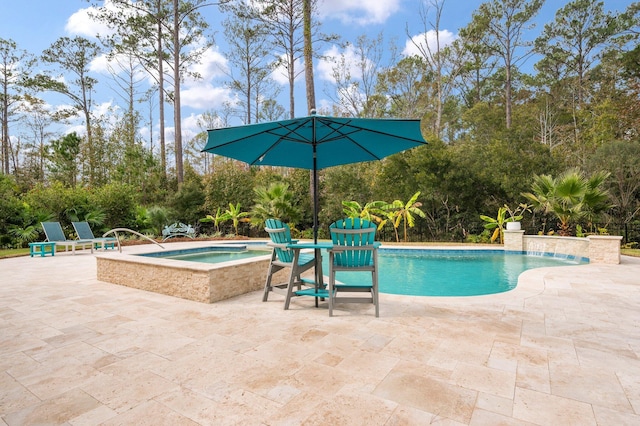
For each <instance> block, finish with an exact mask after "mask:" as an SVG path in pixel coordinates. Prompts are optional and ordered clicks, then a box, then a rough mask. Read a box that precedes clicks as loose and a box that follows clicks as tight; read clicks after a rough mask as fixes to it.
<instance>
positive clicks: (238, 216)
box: [224, 203, 249, 235]
mask: <svg viewBox="0 0 640 426" xmlns="http://www.w3.org/2000/svg"><path fill="white" fill-rule="evenodd" d="M224 213H225V215H227V217H228V219H227V220H231V221H232V222H233V229H234V231H235V234H236V235H238V223H239V222H248V221H249V219H246V217H247V216H249V213H248V212H243V211H240V203H236V205H235V206H234V205H233V203H229V209H228V210H225V212H224Z"/></svg>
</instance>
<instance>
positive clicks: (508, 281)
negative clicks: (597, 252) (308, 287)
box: [323, 249, 586, 296]
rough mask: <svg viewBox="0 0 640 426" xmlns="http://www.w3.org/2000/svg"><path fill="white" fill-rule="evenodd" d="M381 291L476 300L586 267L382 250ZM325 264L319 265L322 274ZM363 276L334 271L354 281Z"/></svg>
mask: <svg viewBox="0 0 640 426" xmlns="http://www.w3.org/2000/svg"><path fill="white" fill-rule="evenodd" d="M378 262H379V266H380V267H379V272H378V274H379V276H378V281H379V286H380V292H381V293H389V294H401V295H408V296H479V295H485V294H494V293H502V292H505V291H509V290H512V289H514V288H515V287H516V285H517V284H518V276H519V275H520V274H521V273H522V272H524V271H526V270H528V269H534V268H542V267H549V266H568V265H578V264H581V263H586V261H585V260H583V259H579V260H578V259H572V258H559V257H552V256H538V255H526V254H521V253H509V252H504V251H503V250H430V249H380V253H379V256H378ZM328 268H329V265H328V263H327V261H326V260H324V262H323V270H324V271H328V270H329V269H328ZM358 276H360V277H362V276H363V274H357V273H344V272H343V273H337V274H336V279H337V280H339V281H341V282H343V283H345V284H349V283H355V282H357V280H358V279H359V277H358Z"/></svg>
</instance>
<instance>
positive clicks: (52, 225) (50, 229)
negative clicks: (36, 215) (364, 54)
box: [40, 222, 93, 255]
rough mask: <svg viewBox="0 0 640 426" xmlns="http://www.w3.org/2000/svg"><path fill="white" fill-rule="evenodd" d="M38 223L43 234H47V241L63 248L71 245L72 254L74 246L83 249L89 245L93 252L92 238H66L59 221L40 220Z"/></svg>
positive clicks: (74, 251)
mask: <svg viewBox="0 0 640 426" xmlns="http://www.w3.org/2000/svg"><path fill="white" fill-rule="evenodd" d="M40 224H41V225H42V229H43V230H44V234H45V235H46V236H47V241H49V242H52V243H56V247H64V249H65V250H69V247H71V251H72V252H73V254H74V255H75V254H76V247H81V248H83V249H84V248H86V247H89V249H91V253H93V241H92V240H68V239H67V237H66V236H65V235H64V231H63V230H62V226H61V225H60V222H40Z"/></svg>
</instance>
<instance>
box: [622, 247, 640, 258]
mask: <svg viewBox="0 0 640 426" xmlns="http://www.w3.org/2000/svg"><path fill="white" fill-rule="evenodd" d="M620 253H622V254H624V255H625V256H633V257H640V249H624V248H623V249H621V250H620Z"/></svg>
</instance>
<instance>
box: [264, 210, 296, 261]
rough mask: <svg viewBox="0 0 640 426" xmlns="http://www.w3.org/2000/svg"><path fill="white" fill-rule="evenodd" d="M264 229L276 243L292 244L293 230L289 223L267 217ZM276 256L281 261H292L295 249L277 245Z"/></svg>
mask: <svg viewBox="0 0 640 426" xmlns="http://www.w3.org/2000/svg"><path fill="white" fill-rule="evenodd" d="M264 230H265V231H267V232H268V233H269V237H270V238H271V242H273V243H274V244H278V245H280V244H290V243H291V242H292V241H291V230H290V229H289V225H287V224H286V223H284V222H282V221H281V220H278V219H267V220H266V221H265V225H264ZM274 250H275V251H276V256H278V259H279V260H280V261H281V262H285V263H291V262H293V250H291V249H287V248H285V247H282V246H275V247H274Z"/></svg>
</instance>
